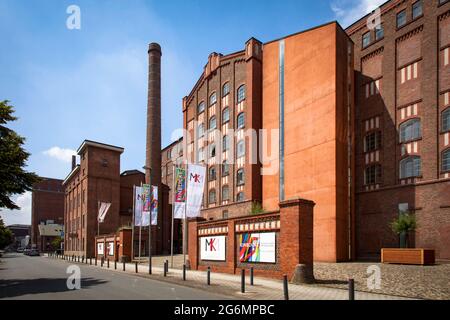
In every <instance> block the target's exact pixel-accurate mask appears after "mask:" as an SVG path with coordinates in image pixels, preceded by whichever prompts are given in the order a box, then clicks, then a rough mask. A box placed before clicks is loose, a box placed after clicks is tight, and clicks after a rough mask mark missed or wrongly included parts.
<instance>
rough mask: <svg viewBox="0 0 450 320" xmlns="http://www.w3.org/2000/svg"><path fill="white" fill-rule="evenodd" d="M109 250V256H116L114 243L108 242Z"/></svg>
mask: <svg viewBox="0 0 450 320" xmlns="http://www.w3.org/2000/svg"><path fill="white" fill-rule="evenodd" d="M107 249H108V255H109V256H113V255H114V242H108V243H107Z"/></svg>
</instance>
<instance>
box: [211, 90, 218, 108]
mask: <svg viewBox="0 0 450 320" xmlns="http://www.w3.org/2000/svg"><path fill="white" fill-rule="evenodd" d="M216 102H217V95H216V93H215V92H214V93H213V94H212V95H210V96H209V105H210V106H212V105H213V104H215V103H216Z"/></svg>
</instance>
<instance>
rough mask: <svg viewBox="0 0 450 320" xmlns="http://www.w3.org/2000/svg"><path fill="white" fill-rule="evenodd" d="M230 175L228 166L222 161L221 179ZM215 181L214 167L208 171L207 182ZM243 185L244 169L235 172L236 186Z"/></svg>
mask: <svg viewBox="0 0 450 320" xmlns="http://www.w3.org/2000/svg"><path fill="white" fill-rule="evenodd" d="M229 174H230V165H229V164H228V163H227V162H226V161H224V162H223V164H222V177H226V176H228V175H229ZM216 179H217V171H216V167H214V166H212V167H210V168H209V169H208V181H214V180H216ZM244 184H245V174H244V169H243V168H241V169H239V170H238V171H236V185H237V186H242V185H244Z"/></svg>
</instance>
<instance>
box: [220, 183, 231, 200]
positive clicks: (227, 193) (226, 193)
mask: <svg viewBox="0 0 450 320" xmlns="http://www.w3.org/2000/svg"><path fill="white" fill-rule="evenodd" d="M227 200H230V188H229V187H228V186H223V187H222V201H227Z"/></svg>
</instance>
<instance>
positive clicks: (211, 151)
mask: <svg viewBox="0 0 450 320" xmlns="http://www.w3.org/2000/svg"><path fill="white" fill-rule="evenodd" d="M215 156H216V145H215V144H214V143H213V144H211V145H210V146H209V157H210V158H214V157H215Z"/></svg>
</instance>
